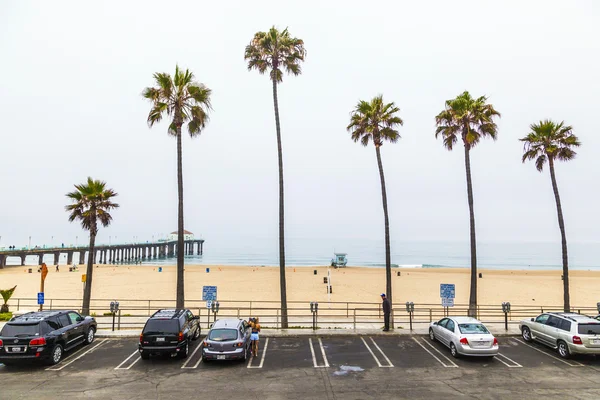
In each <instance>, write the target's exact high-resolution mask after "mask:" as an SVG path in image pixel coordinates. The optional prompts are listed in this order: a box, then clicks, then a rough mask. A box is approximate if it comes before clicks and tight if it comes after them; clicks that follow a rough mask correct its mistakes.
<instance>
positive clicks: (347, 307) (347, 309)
mask: <svg viewBox="0 0 600 400" xmlns="http://www.w3.org/2000/svg"><path fill="white" fill-rule="evenodd" d="M349 308H350V306H349V305H348V303H346V318H348V311H349Z"/></svg>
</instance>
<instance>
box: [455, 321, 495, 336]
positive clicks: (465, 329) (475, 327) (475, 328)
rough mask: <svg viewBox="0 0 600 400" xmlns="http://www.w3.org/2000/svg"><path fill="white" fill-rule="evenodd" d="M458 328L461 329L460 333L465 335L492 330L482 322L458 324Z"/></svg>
mask: <svg viewBox="0 0 600 400" xmlns="http://www.w3.org/2000/svg"><path fill="white" fill-rule="evenodd" d="M458 329H460V333H462V334H463V335H475V334H478V333H479V334H482V333H490V331H488V330H487V328H486V327H485V326H483V325H481V324H458Z"/></svg>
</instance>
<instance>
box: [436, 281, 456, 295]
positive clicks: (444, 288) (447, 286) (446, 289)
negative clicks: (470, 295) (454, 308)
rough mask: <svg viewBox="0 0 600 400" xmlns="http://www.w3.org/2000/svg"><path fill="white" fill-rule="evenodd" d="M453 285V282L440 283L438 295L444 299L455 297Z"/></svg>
mask: <svg viewBox="0 0 600 400" xmlns="http://www.w3.org/2000/svg"><path fill="white" fill-rule="evenodd" d="M455 293H456V290H455V286H454V283H440V297H441V298H443V299H444V298H446V299H453V298H454V297H455Z"/></svg>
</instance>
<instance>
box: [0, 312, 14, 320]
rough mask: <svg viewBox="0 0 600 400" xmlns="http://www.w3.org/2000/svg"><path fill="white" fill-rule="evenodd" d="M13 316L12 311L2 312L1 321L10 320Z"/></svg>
mask: <svg viewBox="0 0 600 400" xmlns="http://www.w3.org/2000/svg"><path fill="white" fill-rule="evenodd" d="M11 318H12V313H11V312H6V313H0V321H10V319H11Z"/></svg>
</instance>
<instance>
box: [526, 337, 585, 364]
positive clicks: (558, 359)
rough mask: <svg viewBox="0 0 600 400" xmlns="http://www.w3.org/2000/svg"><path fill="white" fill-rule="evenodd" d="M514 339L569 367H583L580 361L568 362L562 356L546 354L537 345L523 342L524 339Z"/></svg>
mask: <svg viewBox="0 0 600 400" xmlns="http://www.w3.org/2000/svg"><path fill="white" fill-rule="evenodd" d="M515 340H516V341H517V342H519V343H522V344H524V345H525V346H528V347H531V348H532V349H534V350H535V351H539V352H540V353H542V354H545V355H547V356H548V357H550V358H554V359H555V360H557V361H560V362H561V363H564V364H567V365H568V366H569V367H585V365H583V364H582V363H579V362H577V361H573V363H570V362H568V361H566V360H563V359H562V358H558V357H555V356H553V355H552V354H548V353H546V352H545V351H543V350H540V349H538V348H537V347H534V346H532V345H530V344H528V343H525V342H524V341H522V340H521V339H516V338H515Z"/></svg>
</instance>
